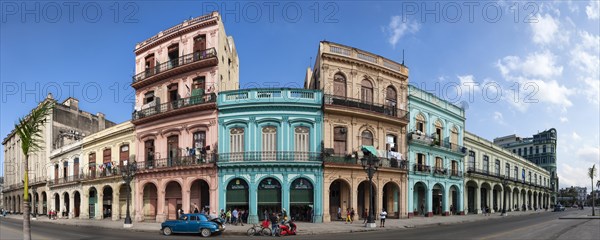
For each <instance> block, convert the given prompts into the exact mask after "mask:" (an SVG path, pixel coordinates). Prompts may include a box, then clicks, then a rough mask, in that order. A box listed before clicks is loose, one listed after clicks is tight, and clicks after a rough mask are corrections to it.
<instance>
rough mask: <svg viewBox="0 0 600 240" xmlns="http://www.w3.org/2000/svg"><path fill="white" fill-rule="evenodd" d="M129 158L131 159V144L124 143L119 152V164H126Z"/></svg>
mask: <svg viewBox="0 0 600 240" xmlns="http://www.w3.org/2000/svg"><path fill="white" fill-rule="evenodd" d="M127 160H129V145H123V146H121V151H120V152H119V166H120V167H123V164H126V163H127Z"/></svg>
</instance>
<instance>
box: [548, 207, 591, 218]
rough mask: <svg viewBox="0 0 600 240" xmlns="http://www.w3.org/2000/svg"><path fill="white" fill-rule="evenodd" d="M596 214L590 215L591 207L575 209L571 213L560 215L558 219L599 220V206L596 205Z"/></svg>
mask: <svg viewBox="0 0 600 240" xmlns="http://www.w3.org/2000/svg"><path fill="white" fill-rule="evenodd" d="M595 210H596V216H592V208H591V207H588V208H585V209H584V210H583V211H581V210H575V211H574V212H573V213H571V214H569V215H567V216H563V217H560V218H558V219H599V220H600V208H598V207H596V208H595Z"/></svg>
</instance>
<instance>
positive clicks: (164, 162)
mask: <svg viewBox="0 0 600 240" xmlns="http://www.w3.org/2000/svg"><path fill="white" fill-rule="evenodd" d="M215 158H216V155H215V154H210V153H208V154H200V155H198V156H176V157H172V158H160V159H152V158H149V159H146V160H145V161H142V162H137V168H138V170H142V171H152V170H166V169H175V168H183V167H196V166H205V165H210V164H213V163H214V162H215V160H216V159H215Z"/></svg>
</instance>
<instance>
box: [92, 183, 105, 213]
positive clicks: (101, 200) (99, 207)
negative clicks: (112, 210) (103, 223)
mask: <svg viewBox="0 0 600 240" xmlns="http://www.w3.org/2000/svg"><path fill="white" fill-rule="evenodd" d="M96 191H97V192H96V193H97V194H96V196H98V199H97V200H96V211H95V212H96V216H95V217H94V219H102V218H104V190H103V189H102V191H98V190H96Z"/></svg>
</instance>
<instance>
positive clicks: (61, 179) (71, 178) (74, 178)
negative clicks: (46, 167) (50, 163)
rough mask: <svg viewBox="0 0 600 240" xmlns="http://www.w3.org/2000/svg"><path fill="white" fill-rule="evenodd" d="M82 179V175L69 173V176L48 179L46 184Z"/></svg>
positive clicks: (67, 182)
mask: <svg viewBox="0 0 600 240" xmlns="http://www.w3.org/2000/svg"><path fill="white" fill-rule="evenodd" d="M82 179H83V175H74V176H73V175H71V176H67V177H61V178H55V179H50V180H49V181H48V186H55V185H63V184H72V183H78V182H80V181H81V180H82Z"/></svg>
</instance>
